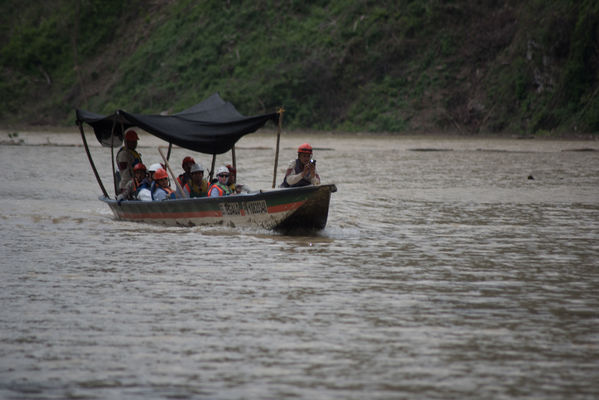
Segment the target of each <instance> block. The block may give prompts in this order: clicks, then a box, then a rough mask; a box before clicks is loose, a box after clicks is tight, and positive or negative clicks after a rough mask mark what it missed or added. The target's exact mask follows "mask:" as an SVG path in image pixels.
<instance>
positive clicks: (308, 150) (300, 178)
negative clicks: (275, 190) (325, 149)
mask: <svg viewBox="0 0 599 400" xmlns="http://www.w3.org/2000/svg"><path fill="white" fill-rule="evenodd" d="M308 185H320V176H318V173H317V172H316V161H314V160H312V146H310V144H309V143H304V144H302V145H301V146H300V147H299V148H298V149H297V159H296V160H293V161H291V162H290V163H289V167H287V171H285V179H283V183H282V184H281V187H298V186H308Z"/></svg>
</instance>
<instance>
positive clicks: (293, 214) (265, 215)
mask: <svg viewBox="0 0 599 400" xmlns="http://www.w3.org/2000/svg"><path fill="white" fill-rule="evenodd" d="M282 112H283V110H280V111H279V112H277V113H270V114H263V115H257V116H251V117H245V116H243V115H241V114H240V113H239V112H238V111H237V110H236V109H235V107H234V106H233V105H232V104H231V103H229V102H225V101H224V100H222V99H221V98H220V96H219V95H218V94H214V95H212V96H211V97H209V98H208V99H206V100H204V101H203V102H201V103H199V104H196V105H195V106H193V107H191V108H189V109H187V110H184V111H182V112H180V113H177V114H173V115H143V114H132V113H128V112H126V111H123V110H118V111H116V112H115V113H114V114H112V115H108V116H104V115H100V114H95V113H91V112H88V111H84V110H80V109H77V110H76V116H77V125H78V126H79V129H80V132H81V137H82V140H83V144H84V147H85V150H86V153H87V156H88V159H89V161H90V165H91V167H92V170H93V172H94V174H95V176H96V179H97V181H98V184H99V185H100V188H101V190H102V193H103V195H102V196H100V200H101V201H103V202H105V203H106V204H108V205H109V206H110V209H111V210H112V212H113V214H114V216H115V217H116V218H117V219H119V220H129V221H142V222H150V223H159V224H166V225H180V226H195V225H227V226H259V227H262V228H266V229H275V230H282V231H290V230H321V229H324V227H325V226H326V222H327V217H328V210H329V203H330V197H331V193H333V192H336V191H337V188H336V186H335V185H333V184H327V185H317V186H312V185H310V186H304V187H295V188H281V189H274V187H275V182H276V176H275V177H273V188H272V189H268V190H259V191H256V192H251V193H243V194H237V195H231V196H223V197H196V198H178V199H173V200H165V201H139V200H124V201H117V200H116V193H117V192H118V189H117V181H116V178H115V181H114V187H115V196H114V198H111V197H110V196H109V195H108V192H107V190H106V189H105V186H104V184H103V182H102V180H101V179H100V177H99V174H98V172H97V170H96V167H95V164H94V162H93V160H92V157H91V154H90V152H89V147H88V145H87V140H86V138H85V133H84V130H83V123H87V124H88V125H90V126H91V127H92V128H93V129H94V133H95V135H96V138H97V140H98V141H99V142H100V143H101V144H102V145H103V146H105V147H110V148H111V159H112V160H113V164H112V165H113V172H115V168H114V148H115V147H119V146H120V145H121V144H122V142H123V138H124V132H126V131H127V129H129V128H131V127H139V128H142V129H144V130H145V131H146V132H148V133H150V134H152V135H154V136H156V137H159V138H161V139H163V140H165V141H166V142H167V143H168V144H169V152H168V154H169V155H170V150H171V148H172V145H173V144H175V145H178V146H180V147H183V148H186V149H189V150H193V151H197V152H200V153H204V154H212V155H213V162H212V171H213V170H214V159H215V156H216V154H222V153H225V152H227V151H229V150H232V155H233V164H235V158H234V157H235V156H234V154H235V152H234V146H235V143H236V142H237V141H238V140H239V139H240V138H241V137H243V136H244V135H246V134H249V133H253V132H255V131H257V130H258V129H260V128H262V127H263V126H264V125H265V124H266V122H268V121H272V122H274V123H277V124H278V131H277V143H276V156H275V167H274V171H275V175H276V169H277V165H278V150H279V140H280V130H281V119H282ZM167 160H168V156H167V157H166V160H165V161H167ZM167 162H168V161H167ZM171 173H172V171H171ZM173 179H175V177H174V176H173ZM180 195H181V193H179V196H180Z"/></svg>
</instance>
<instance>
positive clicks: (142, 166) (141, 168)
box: [133, 163, 147, 171]
mask: <svg viewBox="0 0 599 400" xmlns="http://www.w3.org/2000/svg"><path fill="white" fill-rule="evenodd" d="M139 170H142V171H146V170H147V168H146V166H145V165H143V164H142V163H137V164H135V167H133V171H139Z"/></svg>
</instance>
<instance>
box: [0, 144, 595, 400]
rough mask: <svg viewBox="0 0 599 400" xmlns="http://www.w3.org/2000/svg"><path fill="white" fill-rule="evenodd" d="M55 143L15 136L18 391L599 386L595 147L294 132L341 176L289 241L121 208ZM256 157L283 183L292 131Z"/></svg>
mask: <svg viewBox="0 0 599 400" xmlns="http://www.w3.org/2000/svg"><path fill="white" fill-rule="evenodd" d="M40 135H41V134H40ZM47 136H48V137H47V138H43V140H42V141H46V142H50V144H51V143H52V142H53V141H54V142H55V143H59V144H60V145H59V146H56V145H49V146H48V145H45V146H39V145H24V146H8V145H2V146H0V168H1V170H2V171H3V172H2V174H1V175H0V183H1V185H0V187H1V189H0V204H1V211H0V220H1V221H2V229H1V231H0V255H1V259H2V262H1V263H0V264H1V268H0V288H1V290H0V335H1V342H0V398H3V399H120V398H127V399H154V398H155V399H160V398H195V399H288V398H297V399H404V398H405V399H419V398H421V399H448V398H455V399H514V398H525V399H596V398H599V385H598V384H597V382H599V263H598V261H597V260H598V259H599V240H598V239H599V151H573V150H584V149H586V150H588V149H589V148H591V149H594V150H599V144H597V143H596V142H570V141H549V140H547V141H535V140H509V139H459V138H453V139H452V138H449V139H448V138H432V137H423V138H417V137H411V138H394V137H368V136H353V137H352V136H347V137H344V136H330V135H305V136H303V135H289V136H284V137H283V138H282V142H281V157H280V162H279V168H278V170H279V177H278V181H279V182H280V179H281V176H282V171H283V170H284V169H285V167H286V165H287V162H288V161H289V160H290V159H293V158H294V156H295V148H296V147H297V145H299V144H300V143H302V142H304V141H306V140H308V141H310V142H311V143H312V145H313V146H314V147H315V148H316V151H315V154H314V157H315V158H316V159H317V161H318V164H317V165H318V167H319V170H320V174H321V177H322V180H323V182H332V183H336V184H337V186H338V189H339V190H338V192H337V193H334V194H333V197H332V201H331V209H330V213H329V221H328V225H327V228H326V229H325V230H324V231H322V232H320V233H318V234H315V235H312V236H285V235H281V234H277V233H273V232H269V231H264V230H259V229H241V228H228V227H208V228H205V227H194V228H180V227H162V226H154V225H148V224H142V223H132V222H120V221H115V220H114V218H113V216H112V214H111V213H110V210H109V209H108V207H107V206H105V205H104V204H102V203H100V202H99V201H98V200H97V197H98V195H99V194H100V193H101V192H100V190H99V188H98V185H97V183H96V181H95V178H94V176H93V174H92V171H91V168H90V167H89V164H88V161H87V158H86V156H85V153H84V151H83V148H81V147H76V146H65V145H64V144H65V143H67V144H68V143H69V141H73V142H74V143H78V137H77V136H76V135H73V134H70V135H68V136H60V135H51V134H48V135H47ZM65 137H66V138H67V139H65ZM26 139H28V140H31V141H34V139H35V138H33V139H32V138H26ZM38 140H39V138H38ZM88 141H90V143H91V142H92V141H93V138H92V135H88ZM63 142H65V143H63ZM29 144H31V143H29ZM34 144H35V143H34ZM46 144H47V143H46ZM91 144H93V145H94V147H93V148H92V154H93V156H94V159H95V161H96V163H97V165H98V167H99V169H100V173H101V175H102V177H103V179H104V183H105V185H107V187H108V188H110V187H111V183H110V180H109V178H108V177H109V176H110V164H109V160H110V151H109V150H107V149H101V148H99V147H98V146H97V145H96V144H95V143H91ZM140 145H142V147H141V148H140V151H141V153H142V155H143V157H144V161H145V163H146V165H149V164H151V163H153V162H158V161H159V160H160V158H159V155H158V153H157V151H156V147H155V146H153V142H152V139H151V138H149V137H148V136H142V140H141V141H140ZM144 146H145V147H144ZM236 153H237V164H238V169H239V171H240V172H239V181H241V182H245V183H247V184H249V186H250V187H252V188H255V189H258V188H268V187H270V184H271V182H272V175H271V174H272V160H273V156H274V139H273V137H272V136H266V135H255V136H253V137H252V136H249V137H246V138H243V139H242V140H241V141H240V142H239V143H238V148H237V152H236ZM187 154H188V153H187V152H186V151H184V150H182V149H175V150H174V152H173V160H175V161H174V162H173V166H174V167H175V169H176V170H177V171H178V170H179V169H180V160H181V158H182V157H183V156H185V155H187ZM191 155H193V156H194V157H195V158H196V160H197V161H201V162H202V163H203V164H204V166H209V164H210V159H209V157H207V156H204V155H199V154H194V153H191ZM229 157H230V156H229V155H225V156H219V158H218V160H219V161H220V162H221V163H222V162H225V161H229V159H230V158H229ZM529 176H531V177H532V178H534V179H528V177H529ZM109 191H110V189H109Z"/></svg>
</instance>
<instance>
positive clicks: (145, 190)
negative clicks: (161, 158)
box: [137, 163, 162, 201]
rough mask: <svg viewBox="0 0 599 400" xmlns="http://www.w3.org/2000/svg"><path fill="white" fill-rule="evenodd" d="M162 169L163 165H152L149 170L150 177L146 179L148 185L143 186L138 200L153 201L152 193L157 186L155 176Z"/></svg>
mask: <svg viewBox="0 0 599 400" xmlns="http://www.w3.org/2000/svg"><path fill="white" fill-rule="evenodd" d="M160 168H162V165H161V164H158V163H155V164H152V165H150V168H148V176H147V177H146V180H145V181H146V184H145V185H143V186H142V187H141V188H140V189H139V192H138V193H137V198H138V199H139V200H141V201H152V192H153V191H154V187H155V186H156V184H155V183H154V174H155V173H156V171H158V170H159V169H160Z"/></svg>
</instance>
